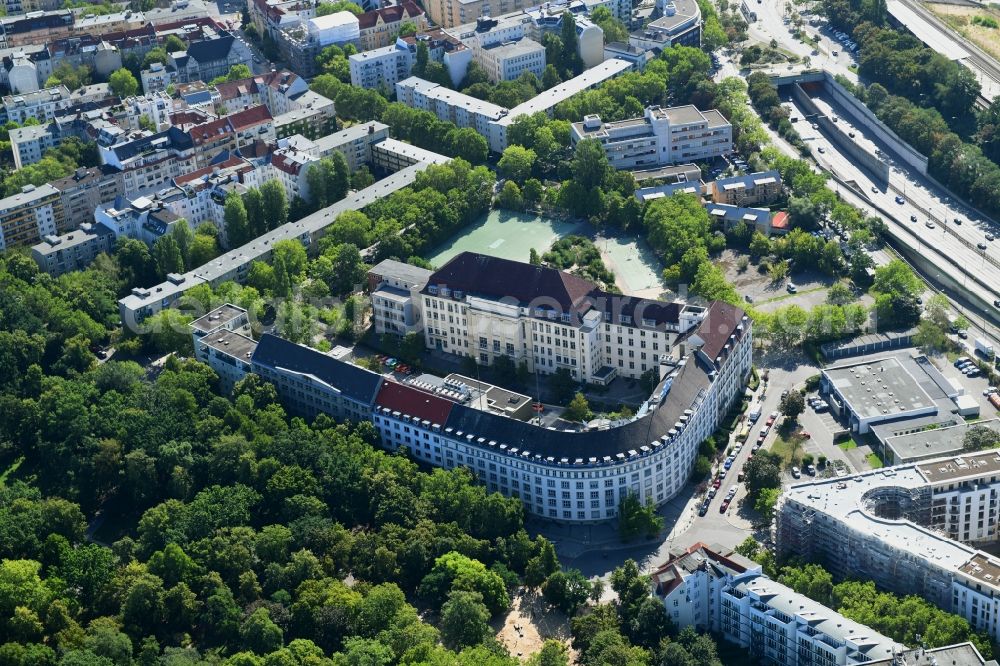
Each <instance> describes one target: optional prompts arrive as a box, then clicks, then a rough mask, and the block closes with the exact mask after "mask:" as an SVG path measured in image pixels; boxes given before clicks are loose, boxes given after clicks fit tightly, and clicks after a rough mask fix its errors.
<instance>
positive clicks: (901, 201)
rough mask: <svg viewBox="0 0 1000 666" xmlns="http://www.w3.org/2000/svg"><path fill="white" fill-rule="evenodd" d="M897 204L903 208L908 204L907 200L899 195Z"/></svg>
mask: <svg viewBox="0 0 1000 666" xmlns="http://www.w3.org/2000/svg"><path fill="white" fill-rule="evenodd" d="M896 203H898V204H899V205H901V206H902V205H903V204H904V203H906V199H904V198H903V197H901V196H898V195H897V196H896Z"/></svg>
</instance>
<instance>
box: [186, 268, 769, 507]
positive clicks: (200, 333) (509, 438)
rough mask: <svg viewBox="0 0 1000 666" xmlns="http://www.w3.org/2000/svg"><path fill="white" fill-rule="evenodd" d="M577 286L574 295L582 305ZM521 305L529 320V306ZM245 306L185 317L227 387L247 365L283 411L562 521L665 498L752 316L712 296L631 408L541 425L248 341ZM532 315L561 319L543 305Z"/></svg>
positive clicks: (290, 348) (744, 367)
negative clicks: (365, 427)
mask: <svg viewBox="0 0 1000 666" xmlns="http://www.w3.org/2000/svg"><path fill="white" fill-rule="evenodd" d="M548 270H551V269H548ZM552 273H557V271H552ZM576 279H578V278H576ZM452 284H455V283H454V282H453V283H452ZM574 284H576V283H574ZM583 296H585V294H581V300H580V301H579V302H574V303H573V304H572V305H573V306H574V307H577V306H582V307H584V308H585V309H586V311H588V312H589V311H590V308H591V307H592V304H591V303H590V302H589V301H586V300H585V299H583V298H582V297H583ZM630 300H632V301H635V300H637V299H630ZM584 303H585V305H584ZM649 304H650V305H657V302H656V301H650V302H649ZM662 305H663V304H658V306H662ZM630 307H631V306H630ZM528 312H529V313H531V314H530V315H526V317H527V318H528V319H530V318H532V317H535V316H536V313H535V311H534V310H529V311H528ZM245 315H246V313H245V311H243V310H242V309H241V308H236V307H235V306H230V305H227V306H224V307H223V308H220V309H219V310H217V311H214V312H211V313H209V314H207V315H205V316H204V317H202V318H200V319H198V320H196V321H195V322H193V323H192V334H193V337H194V347H195V354H196V356H197V357H198V358H199V360H202V361H204V362H206V363H208V364H209V365H211V366H212V367H213V368H215V369H216V371H217V372H218V373H219V375H220V378H221V380H222V383H223V385H224V386H225V387H230V386H232V384H233V383H235V382H236V381H238V380H239V379H240V378H241V377H242V376H244V375H246V374H247V373H249V372H253V373H256V374H258V375H260V376H261V377H262V378H264V379H266V380H268V381H270V382H272V383H273V384H274V385H275V387H276V389H277V391H278V394H279V395H280V396H281V398H282V400H283V401H284V402H285V404H286V406H287V407H288V408H289V409H290V410H291V411H294V412H297V413H300V414H303V415H305V416H315V415H317V414H319V413H326V414H330V415H332V416H334V417H335V418H338V419H346V420H356V421H357V420H370V421H372V422H373V423H374V425H375V427H376V428H377V430H378V432H379V435H380V437H381V440H382V445H383V446H384V447H385V448H387V449H389V450H393V451H394V450H398V449H402V448H405V449H407V450H408V451H409V453H410V455H411V456H413V457H414V458H415V459H417V460H420V461H421V462H424V463H427V464H428V465H433V466H437V467H444V468H453V467H466V468H468V469H469V470H471V471H472V472H473V473H474V474H476V476H477V477H478V478H479V479H480V480H481V481H482V482H483V483H484V484H485V485H486V486H487V488H488V489H489V490H491V491H497V492H501V493H503V494H505V495H508V496H512V497H518V498H520V499H521V500H522V501H523V503H524V506H525V510H526V511H527V512H528V513H531V514H534V515H537V516H542V517H546V518H550V519H554V520H558V521H565V522H597V521H603V520H607V519H609V518H613V517H614V516H615V515H617V511H618V506H619V504H620V503H621V500H622V498H624V497H625V496H626V495H628V494H630V493H634V494H636V495H638V496H639V497H640V499H642V500H643V501H644V502H650V503H653V504H655V505H660V504H662V503H664V502H666V501H668V500H670V499H671V498H672V497H674V496H675V495H676V494H677V493H678V492H679V491H680V490H681V489H682V488H683V487H684V484H685V483H686V481H687V479H688V477H689V476H690V474H691V471H692V469H693V466H694V461H695V458H696V456H697V453H698V446H699V444H700V443H701V442H702V440H704V439H705V438H706V437H707V436H709V435H710V434H712V432H713V431H714V430H716V428H717V427H718V425H719V422H720V420H721V419H722V418H723V417H724V416H725V414H726V413H727V412H728V411H729V409H730V407H731V406H732V404H733V402H734V401H735V400H737V399H739V397H740V396H741V395H742V394H743V390H744V386H745V383H746V380H747V378H748V376H749V373H750V366H751V362H752V347H753V335H752V324H751V321H750V318H749V317H747V316H746V315H745V314H744V313H743V311H742V310H740V309H739V308H736V307H733V306H731V305H727V304H725V303H721V302H715V303H713V304H712V305H711V306H709V307H708V308H704V309H703V312H702V313H701V314H700V317H699V320H698V322H697V323H696V324H695V325H694V326H693V327H692V328H691V329H689V330H687V331H685V332H684V333H683V334H681V335H680V336H679V337H677V336H671V337H672V349H671V354H670V355H666V354H664V355H663V357H662V359H661V361H660V363H659V365H658V371H659V376H660V382H659V385H658V386H657V387H656V390H655V391H654V392H653V394H652V396H651V397H650V398H649V399H648V400H646V401H645V402H644V403H643V405H642V407H641V408H640V409H639V411H638V413H637V414H636V415H635V416H634V417H633V418H631V419H628V420H626V421H623V422H616V423H612V424H606V425H599V426H595V427H592V428H587V427H584V426H580V427H573V426H570V425H569V424H566V423H559V424H555V425H553V424H552V423H551V422H550V425H548V426H542V425H536V424H535V423H534V422H532V421H525V420H520V419H518V418H512V417H511V416H509V415H507V414H506V413H505V412H506V411H507V410H505V409H504V405H502V404H493V403H492V402H491V401H490V399H489V397H485V398H483V399H476V400H469V399H468V397H467V396H466V395H464V394H463V392H462V390H458V391H435V390H429V389H428V388H426V387H422V386H421V385H419V384H418V383H400V382H398V381H396V380H395V379H394V378H393V377H392V376H391V375H385V376H383V375H380V374H377V373H374V372H370V371H368V370H365V369H363V368H360V367H358V366H356V365H352V364H350V363H345V362H343V361H340V360H337V359H334V358H332V357H331V356H329V355H327V354H324V353H322V352H319V351H317V350H314V349H310V348H309V347H305V346H302V345H297V344H294V343H291V342H288V341H286V340H283V339H281V338H278V337H276V336H273V335H269V334H268V335H264V336H263V337H262V338H261V339H260V341H259V342H255V341H253V340H252V339H251V338H249V337H247V335H246V332H247V331H246V327H245V323H246V322H245V320H246V316H245ZM537 317H538V318H539V319H541V320H543V321H552V320H555V321H562V317H561V314H560V313H558V312H554V311H552V310H546V311H545V312H544V313H543V312H541V311H539V312H538V313H537ZM654 326H655V324H654V323H652V322H651V323H650V328H651V329H652V328H653V327H654Z"/></svg>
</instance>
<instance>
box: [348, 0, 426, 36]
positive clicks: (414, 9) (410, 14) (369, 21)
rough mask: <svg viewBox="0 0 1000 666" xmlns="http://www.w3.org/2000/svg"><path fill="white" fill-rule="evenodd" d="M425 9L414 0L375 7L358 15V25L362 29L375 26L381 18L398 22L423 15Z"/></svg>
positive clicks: (388, 21) (384, 20)
mask: <svg viewBox="0 0 1000 666" xmlns="http://www.w3.org/2000/svg"><path fill="white" fill-rule="evenodd" d="M423 13H424V10H422V9H421V8H420V7H418V6H417V4H416V3H415V2H413V0H403V3H402V4H399V5H393V6H392V7H384V8H382V9H373V10H372V11H370V12H365V13H364V14H361V15H360V16H358V27H359V28H360V29H362V30H365V29H367V28H374V27H375V26H376V25H377V24H378V20H379V18H381V19H382V22H383V23H398V22H400V21H403V20H405V19H408V18H414V17H416V16H423Z"/></svg>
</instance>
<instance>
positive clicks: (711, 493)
mask: <svg viewBox="0 0 1000 666" xmlns="http://www.w3.org/2000/svg"><path fill="white" fill-rule="evenodd" d="M718 492H719V489H718V488H715V487H714V486H713V487H711V488H709V489H708V499H715V495H716V493H718Z"/></svg>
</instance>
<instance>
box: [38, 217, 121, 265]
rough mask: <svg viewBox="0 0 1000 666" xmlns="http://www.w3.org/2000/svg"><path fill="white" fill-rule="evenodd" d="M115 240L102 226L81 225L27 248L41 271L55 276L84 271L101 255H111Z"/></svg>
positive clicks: (109, 231) (111, 233) (86, 223)
mask: <svg viewBox="0 0 1000 666" xmlns="http://www.w3.org/2000/svg"><path fill="white" fill-rule="evenodd" d="M116 240H117V239H116V237H115V233H114V232H113V231H112V230H111V229H108V228H107V227H106V226H104V225H103V224H97V223H93V222H84V223H83V224H81V225H80V226H79V228H78V229H76V231H70V232H68V233H65V234H62V235H60V236H46V237H45V238H44V239H43V240H42V242H41V243H38V244H37V245H33V246H32V247H31V258H32V259H34V260H35V263H36V264H38V267H39V268H40V269H41V270H43V271H45V272H46V273H48V274H49V275H51V276H53V277H58V276H60V275H62V274H63V273H68V272H70V271H77V270H82V269H84V268H86V267H87V266H89V265H90V264H92V263H93V262H94V259H96V258H97V255H99V254H101V253H102V252H104V253H106V254H109V255H110V254H112V253H113V252H114V249H115V242H116Z"/></svg>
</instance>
